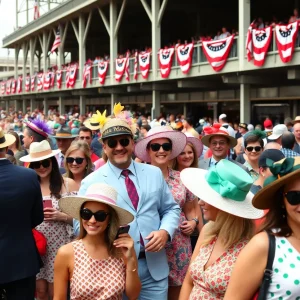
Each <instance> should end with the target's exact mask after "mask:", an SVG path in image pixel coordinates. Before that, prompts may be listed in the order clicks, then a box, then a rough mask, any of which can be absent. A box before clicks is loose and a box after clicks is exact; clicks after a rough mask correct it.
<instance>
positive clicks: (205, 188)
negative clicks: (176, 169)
mask: <svg viewBox="0 0 300 300" xmlns="http://www.w3.org/2000/svg"><path fill="white" fill-rule="evenodd" d="M180 178H181V180H182V182H183V184H184V185H185V186H186V187H187V188H188V189H189V190H190V191H191V192H192V193H193V194H194V195H196V196H197V197H199V198H200V199H202V200H203V201H205V202H207V203H208V204H210V205H212V206H214V207H216V208H218V209H220V210H222V211H225V212H227V213H229V214H232V215H235V216H238V217H242V218H245V219H259V218H261V217H262V216H263V215H264V212H263V210H259V209H256V208H255V207H254V206H253V205H252V198H253V196H254V195H253V194H252V193H251V192H250V188H251V186H252V183H253V181H252V178H251V176H250V175H249V174H248V173H247V172H246V171H244V170H243V169H242V168H241V167H239V166H237V165H236V164H235V163H233V162H230V161H229V160H226V159H222V160H220V161H219V163H218V164H217V165H216V166H213V167H211V168H210V169H209V170H202V169H198V168H186V169H184V170H183V171H181V173H180Z"/></svg>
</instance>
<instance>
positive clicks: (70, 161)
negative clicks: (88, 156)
mask: <svg viewBox="0 0 300 300" xmlns="http://www.w3.org/2000/svg"><path fill="white" fill-rule="evenodd" d="M66 161H67V163H68V164H72V163H73V162H74V161H75V162H76V164H77V165H81V164H82V163H83V161H84V158H83V157H71V156H69V157H67V158H66Z"/></svg>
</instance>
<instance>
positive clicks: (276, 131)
mask: <svg viewBox="0 0 300 300" xmlns="http://www.w3.org/2000/svg"><path fill="white" fill-rule="evenodd" d="M287 131H288V129H287V127H286V126H285V125H284V124H278V125H276V126H274V128H273V132H272V134H271V135H270V136H268V139H269V140H277V139H278V138H279V137H281V136H282V134H283V133H284V132H287Z"/></svg>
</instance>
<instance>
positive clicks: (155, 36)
mask: <svg viewBox="0 0 300 300" xmlns="http://www.w3.org/2000/svg"><path fill="white" fill-rule="evenodd" d="M159 10H160V0H151V12H152V54H153V55H152V73H153V79H154V80H156V79H158V78H157V77H158V76H159V75H158V56H157V52H158V50H159V49H160V48H161V26H160V23H159V21H158V15H159Z"/></svg>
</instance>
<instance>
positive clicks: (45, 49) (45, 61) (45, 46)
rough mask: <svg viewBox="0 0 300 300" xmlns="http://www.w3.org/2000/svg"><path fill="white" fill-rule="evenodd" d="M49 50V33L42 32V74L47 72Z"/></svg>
mask: <svg viewBox="0 0 300 300" xmlns="http://www.w3.org/2000/svg"><path fill="white" fill-rule="evenodd" d="M48 48H49V33H48V32H46V31H44V32H43V47H42V51H43V63H42V66H43V69H44V72H46V71H47V70H48V50H49V49H48Z"/></svg>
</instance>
